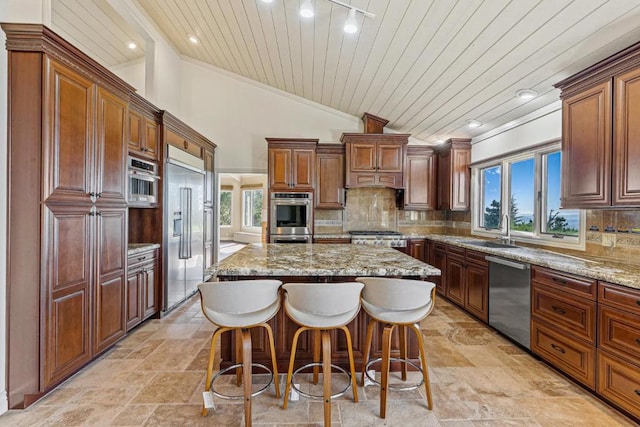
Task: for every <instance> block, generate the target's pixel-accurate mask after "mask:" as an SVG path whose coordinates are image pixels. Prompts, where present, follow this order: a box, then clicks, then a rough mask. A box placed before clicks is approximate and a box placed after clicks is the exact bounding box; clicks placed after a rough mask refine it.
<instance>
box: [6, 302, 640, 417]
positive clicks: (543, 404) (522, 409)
mask: <svg viewBox="0 0 640 427" xmlns="http://www.w3.org/2000/svg"><path fill="white" fill-rule="evenodd" d="M421 326H422V329H423V331H424V336H425V341H426V346H427V351H428V357H429V371H430V375H431V384H432V392H433V400H434V409H433V410H432V411H429V410H428V409H427V408H426V404H425V400H424V397H423V396H424V390H415V391H412V392H393V391H392V392H390V396H389V402H388V408H387V418H386V420H382V419H380V418H378V415H377V414H378V406H379V402H378V396H379V394H378V393H379V390H378V388H377V387H373V386H367V387H365V388H362V387H359V389H358V395H359V398H360V401H359V403H353V401H352V400H351V399H352V395H351V392H348V393H347V394H346V395H345V396H344V397H341V398H339V399H336V400H335V401H334V402H333V410H332V419H333V425H335V426H339V427H350V426H402V427H407V426H445V427H467V426H559V425H562V426H574V425H575V426H631V425H635V424H634V423H633V422H631V421H630V420H629V419H627V418H625V417H624V416H622V415H621V414H620V413H619V412H617V411H615V410H614V409H612V408H611V407H609V406H607V405H606V404H605V403H603V402H601V401H600V400H598V399H596V398H595V397H593V396H592V395H591V394H589V393H587V392H586V391H584V390H583V389H581V388H580V387H578V386H576V385H575V384H573V383H572V382H570V381H569V380H567V379H565V378H564V377H562V376H561V375H559V374H557V373H556V372H554V371H553V370H552V369H550V368H548V367H547V366H546V365H545V364H544V363H542V362H540V361H538V360H536V359H534V358H533V357H532V356H530V355H529V354H527V353H525V352H524V351H522V350H521V349H520V348H518V347H516V346H514V345H513V344H511V343H510V342H508V341H507V340H506V339H504V338H503V337H501V336H500V335H498V334H496V333H494V332H492V331H491V330H490V329H488V328H486V327H485V326H483V325H482V324H480V323H479V322H477V321H475V320H474V319H472V318H471V317H469V316H468V315H466V314H465V313H463V312H462V311H460V310H459V309H457V308H456V307H454V306H453V305H451V304H450V303H448V302H446V301H444V300H442V299H438V300H437V302H436V309H435V310H434V312H433V313H432V314H431V316H429V317H428V318H427V319H425V320H424V321H423V323H422V325H421ZM213 329H214V328H213V326H212V325H211V324H210V323H209V322H208V321H207V320H206V319H205V318H204V317H203V316H202V313H201V311H200V304H199V298H198V297H197V296H194V297H193V298H192V299H191V300H189V301H188V302H187V303H185V304H184V305H183V306H182V307H180V308H178V309H177V310H175V311H174V312H173V313H172V314H170V315H169V316H167V317H165V318H164V319H161V320H151V321H148V322H146V323H145V324H143V325H141V326H140V327H139V328H137V329H136V330H135V331H133V332H132V333H131V334H130V335H129V336H128V337H127V338H125V339H124V340H122V341H121V342H120V343H119V344H117V345H116V347H115V348H113V349H112V350H110V351H109V352H108V353H107V354H105V355H104V356H103V357H101V358H100V359H99V360H97V361H95V362H93V363H92V364H91V365H89V366H87V367H86V368H85V369H83V370H82V371H81V372H79V373H78V374H77V375H75V376H74V377H73V378H71V379H69V380H68V381H67V382H65V383H64V384H62V385H61V386H60V387H59V388H58V389H57V390H55V391H54V392H52V393H51V394H49V395H48V396H46V397H45V398H43V399H42V400H41V401H39V402H38V403H36V404H34V405H32V406H31V407H30V408H28V409H26V410H23V411H9V412H8V413H6V414H4V415H2V416H0V426H80V425H83V426H111V425H112V426H140V425H145V426H198V425H203V426H204V425H210V426H241V425H244V421H243V407H242V402H241V401H223V400H216V410H215V411H213V410H212V411H209V415H208V416H207V417H201V415H200V409H201V405H202V391H203V390H204V375H205V369H206V361H207V358H208V352H209V342H210V337H211V333H212V331H213ZM334 378H335V380H334V382H335V383H336V386H338V385H339V384H338V383H339V382H340V381H342V379H341V377H339V376H338V375H337V374H336V375H335V376H334ZM230 380H231V377H230V376H227V377H224V378H223V380H222V381H226V382H228V383H230ZM221 386H222V387H225V388H228V389H234V388H235V386H233V385H231V384H227V385H221ZM281 387H282V388H283V389H284V379H283V380H282V381H281ZM281 405H282V401H281V400H278V399H276V398H275V395H274V394H273V393H270V392H268V391H267V392H265V393H263V394H261V395H260V396H258V397H256V398H255V399H254V401H253V424H254V425H256V426H258V425H259V426H271V427H273V426H285V425H286V426H321V425H322V421H323V411H322V403H321V402H318V401H310V400H307V399H304V398H301V399H300V400H299V401H296V402H290V404H289V408H288V409H287V410H286V411H285V410H282V408H281Z"/></svg>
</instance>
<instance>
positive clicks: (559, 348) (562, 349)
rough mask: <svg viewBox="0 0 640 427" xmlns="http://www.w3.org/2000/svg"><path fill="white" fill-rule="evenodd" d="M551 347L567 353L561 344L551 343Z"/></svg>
mask: <svg viewBox="0 0 640 427" xmlns="http://www.w3.org/2000/svg"><path fill="white" fill-rule="evenodd" d="M551 348H552V349H554V350H555V351H559V352H560V353H562V354H564V353H565V351H564V348H562V347H560V346H559V345H555V344H551Z"/></svg>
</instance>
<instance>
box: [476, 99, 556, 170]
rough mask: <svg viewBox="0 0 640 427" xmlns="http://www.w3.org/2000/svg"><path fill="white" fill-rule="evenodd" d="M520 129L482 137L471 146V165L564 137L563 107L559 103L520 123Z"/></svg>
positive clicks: (511, 129) (494, 132)
mask: <svg viewBox="0 0 640 427" xmlns="http://www.w3.org/2000/svg"><path fill="white" fill-rule="evenodd" d="M518 121H519V122H521V124H520V125H518V126H515V127H512V128H510V129H507V130H504V131H503V132H496V131H492V132H491V136H487V135H486V134H485V135H480V136H479V137H477V138H474V139H473V140H472V141H471V143H472V146H471V162H472V163H473V162H478V161H481V160H484V159H488V158H490V157H494V156H497V155H500V154H504V153H509V152H512V151H518V150H522V149H524V148H527V147H532V146H534V145H538V144H541V143H543V142H548V141H553V140H557V139H560V137H561V136H562V105H561V103H560V102H557V103H555V104H554V105H553V106H551V108H549V107H545V108H543V109H541V110H539V111H538V112H533V113H531V114H530V115H529V116H528V117H527V118H523V119H521V120H518Z"/></svg>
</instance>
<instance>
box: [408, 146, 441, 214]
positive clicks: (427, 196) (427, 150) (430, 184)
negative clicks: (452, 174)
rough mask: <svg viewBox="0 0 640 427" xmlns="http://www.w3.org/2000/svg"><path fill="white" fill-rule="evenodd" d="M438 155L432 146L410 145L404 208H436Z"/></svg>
mask: <svg viewBox="0 0 640 427" xmlns="http://www.w3.org/2000/svg"><path fill="white" fill-rule="evenodd" d="M436 159H437V156H436V154H435V153H434V152H433V149H432V148H431V147H424V146H415V145H409V146H408V147H407V160H406V166H405V170H404V209H406V210H428V209H435V208H436V202H437V197H436V196H437V192H438V187H437V174H436V172H437V168H436V166H437V160H436Z"/></svg>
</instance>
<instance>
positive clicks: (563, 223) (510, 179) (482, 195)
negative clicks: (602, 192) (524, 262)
mask: <svg viewBox="0 0 640 427" xmlns="http://www.w3.org/2000/svg"><path fill="white" fill-rule="evenodd" d="M561 156H562V153H561V151H560V144H559V143H554V144H552V145H545V146H543V147H539V148H535V149H531V150H530V151H528V152H527V153H523V154H518V155H513V156H509V157H505V158H503V159H500V160H496V161H491V162H487V163H485V164H483V165H479V166H476V167H474V168H473V185H475V186H477V187H476V188H478V191H475V192H473V194H477V197H476V198H475V199H474V201H473V203H474V204H473V206H474V209H473V213H472V223H473V230H472V232H473V234H477V235H484V236H487V237H489V236H493V237H498V236H501V235H504V234H505V233H506V232H507V224H506V222H505V221H506V219H507V218H508V219H509V229H510V232H511V237H512V238H514V239H515V240H518V241H528V242H531V243H537V244H540V245H553V246H557V247H568V248H574V249H575V248H576V247H578V248H584V234H585V233H584V231H583V224H584V222H585V221H584V215H585V214H584V211H580V210H569V209H560V188H561V187H560V184H561V182H560V179H561V173H560V164H561Z"/></svg>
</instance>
